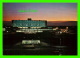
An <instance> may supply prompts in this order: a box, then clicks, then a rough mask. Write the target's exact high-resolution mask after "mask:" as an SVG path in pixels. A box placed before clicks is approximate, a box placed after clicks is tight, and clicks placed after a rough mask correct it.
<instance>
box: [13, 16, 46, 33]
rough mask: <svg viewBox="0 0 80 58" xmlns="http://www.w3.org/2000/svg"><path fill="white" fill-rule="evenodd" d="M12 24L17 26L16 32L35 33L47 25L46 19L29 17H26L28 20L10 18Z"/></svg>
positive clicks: (41, 30)
mask: <svg viewBox="0 0 80 58" xmlns="http://www.w3.org/2000/svg"><path fill="white" fill-rule="evenodd" d="M12 26H13V27H18V28H19V29H18V30H16V32H24V33H37V32H43V31H44V30H45V29H43V28H45V27H47V21H46V20H32V19H31V18H28V20H12Z"/></svg>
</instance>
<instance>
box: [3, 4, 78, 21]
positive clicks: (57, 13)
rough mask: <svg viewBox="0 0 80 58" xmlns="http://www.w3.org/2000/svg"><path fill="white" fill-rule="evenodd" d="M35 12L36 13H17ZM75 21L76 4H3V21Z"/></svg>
mask: <svg viewBox="0 0 80 58" xmlns="http://www.w3.org/2000/svg"><path fill="white" fill-rule="evenodd" d="M19 10H37V12H18V11H19ZM27 18H32V20H47V21H77V3H3V21H11V20H27Z"/></svg>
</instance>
